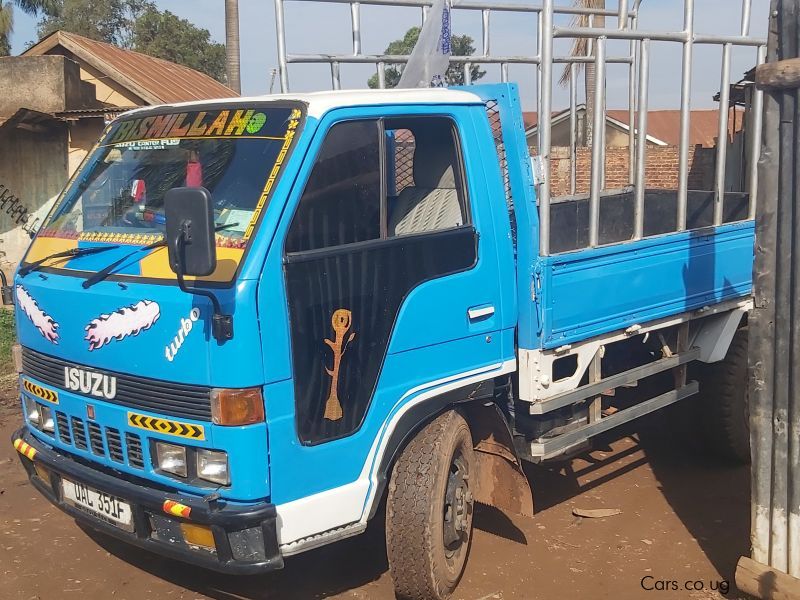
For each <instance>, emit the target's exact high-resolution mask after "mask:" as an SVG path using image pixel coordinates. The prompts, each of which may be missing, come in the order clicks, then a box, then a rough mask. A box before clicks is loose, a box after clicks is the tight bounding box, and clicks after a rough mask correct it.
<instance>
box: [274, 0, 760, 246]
mask: <svg viewBox="0 0 800 600" xmlns="http://www.w3.org/2000/svg"><path fill="white" fill-rule="evenodd" d="M287 2H314V3H328V4H348V5H349V6H350V21H351V23H350V24H351V30H352V40H353V51H352V54H294V53H289V52H288V51H287V44H286V28H285V22H284V13H285V4H286V3H287ZM274 3H275V21H276V29H277V36H276V37H277V45H278V65H279V74H280V85H281V91H282V92H284V93H285V92H288V91H289V72H288V68H289V65H290V64H299V63H306V64H328V65H329V66H330V70H331V87H332V88H333V89H334V90H337V89H340V88H341V78H340V67H341V65H342V64H373V65H374V66H375V68H376V71H377V75H378V84H379V87H381V88H384V87H385V86H386V66H387V65H388V64H404V63H407V62H408V59H409V56H407V55H387V54H364V53H363V51H362V44H361V6H362V5H373V6H391V7H404V8H415V9H419V10H421V12H422V20H423V23H424V20H425V17H426V15H427V11H428V9H429V8H430V6H431V5H432V0H274ZM640 3H641V0H631V1H630V2H629V0H617V8H616V10H613V9H608V8H606V9H593V8H579V7H574V6H564V5H556V3H555V0H542V1H541V3H530V4H511V3H504V2H492V1H484V0H480V1H476V0H465V1H463V2H456V3H453V5H452V6H451V10H454V11H480V13H481V29H482V35H481V38H482V44H481V52H480V54H475V55H472V56H453V57H451V59H450V60H451V62H452V63H456V64H460V65H463V69H464V81H465V83H467V84H470V83H471V79H470V73H471V71H470V69H471V67H472V66H473V65H476V64H496V65H499V66H500V79H501V81H503V82H505V81H508V66H509V65H510V64H526V65H533V66H535V67H536V70H537V73H536V79H537V86H536V89H537V98H536V108H537V112H538V115H539V123H538V148H539V157H540V159H541V162H542V169H541V171H542V173H544V174H545V175H544V177H542V179H541V181H540V182H539V185H538V194H537V199H538V203H539V230H540V231H539V254H540V255H541V256H547V255H550V254H551V244H550V233H551V231H550V227H551V219H550V216H551V215H550V213H551V202H552V198H551V188H550V184H551V182H550V153H551V129H552V117H553V115H552V104H553V67H554V65H557V64H568V65H570V66H569V99H570V102H569V104H570V106H569V120H570V191H571V193H572V194H574V193H575V191H576V172H577V72H578V69H577V66H578V65H579V64H581V63H594V65H595V77H596V80H597V81H598V82H602V83H601V84H599V85H596V86H595V93H594V97H593V98H591V99H589V98H587V99H586V101H587V104H588V102H589V101H591V102H592V107H593V129H594V131H598V132H600V143H598V144H592V148H591V177H590V185H589V244H588V245H589V247H597V246H599V245H600V234H599V230H600V198H601V192H602V191H603V189H604V188H605V157H604V147H605V127H604V123H605V118H606V85H605V83H606V81H605V74H606V65H608V64H625V65H628V117H629V124H630V126H629V136H630V141H629V144H628V158H629V161H628V165H629V173H628V175H629V183H630V187H631V189H632V190H633V194H634V212H633V214H634V224H633V238H632V239H634V240H638V239H641V238H642V237H644V205H645V165H646V156H647V116H648V91H649V67H650V46H651V43H652V42H669V43H678V44H681V46H682V59H681V88H680V135H679V140H680V141H679V144H678V148H679V150H678V189H677V202H676V211H677V215H676V222H677V226H676V231H684V230H686V228H687V224H686V220H687V203H688V202H687V198H688V191H689V188H688V181H689V150H690V148H689V145H690V144H689V127H690V111H691V94H692V89H691V88H692V85H691V81H692V56H693V50H694V46H695V45H698V44H703V45H715V46H719V47H720V51H721V57H722V66H721V72H720V98H719V104H720V109H719V111H718V112H719V117H718V125H719V129H718V131H719V138H718V139H719V140H724V139H726V138H727V135H728V113H729V108H730V106H729V105H730V95H729V92H730V85H731V83H732V82H731V81H730V66H731V51H732V48H733V47H734V46H739V47H752V48H755V49H756V61H755V64H756V65H760V64H762V63H763V62H764V60H765V57H766V40H765V39H761V38H754V37H751V36H750V21H751V8H752V0H742V1H741V29H740V34H739V35H713V34H705V33H698V32H696V31H695V28H694V16H695V2H694V0H684V2H683V23H684V25H683V29H682V30H680V31H643V30H640V29H639V28H638V20H639V12H640V9H641V7H640ZM493 12H511V13H519V14H533V15H534V16H535V17H536V24H537V26H536V28H535V31H536V39H537V53H536V54H535V55H532V56H526V55H496V54H492V52H491V39H490V22H491V15H492V13H493ZM554 15H577V16H584V17H586V20H587V21H588V25H589V26H588V27H562V26H556V25H554V23H553V17H554ZM600 16H602V17H613V18H615V19H614V20H615V22H616V26H615V27H607V26H606V27H602V28H598V27H593V26H592V25H593V20H594V19H595V18H596V17H600ZM559 38H571V39H576V38H586V39H588V40H590V44H588V45H587V46H588V47H589V48H588V49H587V54H586V55H585V56H574V57H573V56H554V55H553V42H554V40H555V39H559ZM608 40H627V41H629V42H630V51H629V53H628V54H627V55H625V56H608V53H607V43H608ZM762 106H763V92H761V91H760V90H758V89H754V91H753V95H752V99H751V104H750V108H749V110H750V113H751V119H750V127H751V128H752V130H751V134H750V135H749V137H748V146H747V150H746V155H747V181H748V192H749V205H748V212H747V218H748V219H753V218H754V216H755V199H756V195H757V190H758V177H757V173H758V157H759V151H760V140H761V126H762ZM634 123H636V126H634ZM716 152H717V154H716V166H715V173H714V190H713V191H714V217H713V224H714V225H715V226H716V225H721V224H722V223H723V202H724V195H725V175H726V153H727V145H726V144H725V143H718V144H717V150H716Z"/></svg>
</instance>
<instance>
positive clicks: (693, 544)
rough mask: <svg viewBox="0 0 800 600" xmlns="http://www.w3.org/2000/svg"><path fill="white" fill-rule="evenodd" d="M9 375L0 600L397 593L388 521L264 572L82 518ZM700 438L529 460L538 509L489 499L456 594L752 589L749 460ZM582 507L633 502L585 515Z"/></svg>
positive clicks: (655, 436)
mask: <svg viewBox="0 0 800 600" xmlns="http://www.w3.org/2000/svg"><path fill="white" fill-rule="evenodd" d="M11 384H12V382H11V381H9V380H8V379H6V381H5V388H6V389H5V393H3V392H2V391H0V598H2V600H35V599H40V600H51V599H59V600H60V599H69V598H76V599H78V598H80V599H81V600H95V599H102V600H108V599H120V600H121V599H131V600H150V599H153V600H155V599H159V600H160V599H199V598H213V599H215V600H257V599H258V600H260V599H273V598H281V599H283V598H309V599H317V598H364V599H366V598H368V599H376V600H380V599H389V598H393V594H392V584H391V580H390V577H389V573H388V567H387V561H386V552H385V550H384V546H383V538H382V535H383V532H382V530H381V525H380V524H377V525H375V526H372V527H371V528H370V529H369V530H368V531H367V532H366V533H365V534H363V535H361V536H357V537H355V538H351V539H349V540H345V541H343V542H340V543H338V544H334V545H331V546H327V547H325V548H322V549H319V550H314V551H310V552H307V553H305V554H302V555H300V556H296V557H293V558H289V559H287V561H286V568H285V569H284V570H282V571H279V572H276V573H271V574H268V575H265V576H259V577H232V576H221V575H218V574H214V573H209V572H205V571H203V570H200V569H197V568H194V567H191V566H187V565H184V564H181V563H177V562H173V561H170V560H167V559H163V558H160V557H157V556H154V555H151V554H149V553H146V552H144V551H141V550H138V549H135V548H131V547H127V546H125V545H124V544H121V543H118V542H116V541H114V540H111V539H109V538H107V537H104V536H101V535H98V534H96V533H94V532H91V531H85V530H83V529H81V528H79V527H78V526H77V525H76V524H75V522H74V521H73V520H72V519H71V518H69V517H67V516H66V515H64V514H63V513H61V512H60V511H59V510H58V509H56V508H54V507H52V506H51V505H50V504H49V503H48V502H46V501H45V500H44V499H43V498H42V497H40V495H39V494H38V493H37V492H36V491H35V490H34V489H33V488H32V487H31V486H30V485H29V484H28V482H27V479H26V477H25V475H24V472H23V469H22V467H21V466H20V465H19V464H18V461H17V459H16V457H15V456H14V454H15V453H14V450H13V448H12V447H11V444H10V443H9V437H10V435H11V433H12V432H13V430H14V428H15V427H16V426H17V424H18V423H19V420H20V417H19V416H18V411H17V408H16V405H15V400H13V395H14V393H13V390H12V387H11ZM0 386H3V382H2V381H0ZM687 402H690V400H688V401H687ZM691 446H693V443H692V440H691V439H685V436H682V435H681V434H679V433H676V431H675V429H674V428H673V426H672V425H671V421H670V420H669V419H667V418H665V417H664V416H663V415H656V416H655V418H653V419H651V420H650V421H649V422H646V423H640V424H637V425H635V426H633V428H631V429H629V430H626V431H623V432H617V433H615V434H614V435H612V436H611V437H610V438H608V439H607V440H603V441H602V442H601V443H600V444H599V446H598V447H597V449H595V450H594V451H592V452H591V453H589V454H587V455H585V456H583V457H581V458H577V459H573V460H571V461H568V462H565V463H562V464H560V465H551V466H548V467H531V468H530V469H529V472H528V474H529V478H530V480H531V484H532V486H533V490H534V499H535V502H536V510H537V513H536V515H535V517H533V518H532V519H526V518H522V517H513V518H507V517H506V516H504V515H503V514H502V513H499V512H498V511H495V510H492V509H488V508H485V507H479V509H478V510H477V511H476V516H475V525H476V528H477V530H476V533H475V538H474V541H473V545H472V553H471V556H470V559H469V562H468V563H467V570H466V574H465V575H464V578H463V579H462V582H461V584H460V586H459V588H458V590H457V591H456V594H455V598H460V599H465V600H488V599H496V598H497V599H509V598H524V599H533V600H536V599H550V598H571V597H583V598H622V599H625V598H648V597H650V598H659V599H660V598H699V599H703V598H719V597H721V594H720V592H719V590H720V589H721V590H722V591H725V590H726V589H728V591H727V593H726V594H724V597H727V598H738V597H741V594H740V593H738V592H737V591H736V590H735V589H734V584H733V573H734V569H735V566H736V561H737V559H738V558H739V556H740V555H742V554H747V553H748V534H749V519H750V515H749V487H748V486H749V471H748V469H747V468H746V467H730V466H726V465H724V464H722V463H719V462H715V461H712V460H710V459H708V458H702V457H701V456H698V454H697V453H696V452H695V451H694V450H691V449H690V448H689V447H691ZM573 508H619V509H621V511H622V513H621V514H619V515H616V516H613V517H607V518H601V519H586V518H579V517H575V516H573V514H572V510H573ZM727 582H730V583H727ZM728 585H729V586H730V588H728ZM712 588H714V589H712Z"/></svg>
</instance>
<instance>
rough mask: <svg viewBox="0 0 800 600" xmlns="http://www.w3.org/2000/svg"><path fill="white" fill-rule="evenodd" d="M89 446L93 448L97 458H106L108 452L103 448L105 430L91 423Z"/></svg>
mask: <svg viewBox="0 0 800 600" xmlns="http://www.w3.org/2000/svg"><path fill="white" fill-rule="evenodd" d="M89 445H90V446H91V447H92V452H94V453H95V454H97V456H105V455H106V451H105V448H104V447H103V430H102V429H100V425H98V424H97V423H92V422H91V421H90V422H89Z"/></svg>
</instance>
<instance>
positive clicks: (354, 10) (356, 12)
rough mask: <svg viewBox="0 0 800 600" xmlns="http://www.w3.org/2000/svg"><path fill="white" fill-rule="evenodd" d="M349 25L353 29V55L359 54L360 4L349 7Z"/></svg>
mask: <svg viewBox="0 0 800 600" xmlns="http://www.w3.org/2000/svg"><path fill="white" fill-rule="evenodd" d="M350 25H351V26H352V28H353V54H355V55H356V56H358V55H359V54H361V4H359V3H358V2H353V3H352V4H351V5H350Z"/></svg>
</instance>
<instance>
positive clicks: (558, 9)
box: [284, 0, 636, 17]
mask: <svg viewBox="0 0 800 600" xmlns="http://www.w3.org/2000/svg"><path fill="white" fill-rule="evenodd" d="M284 1H286V2H306V1H308V0H284ZM313 1H314V2H321V3H328V4H351V3H352V2H353V0H313ZM359 2H360V3H361V4H369V5H372V6H399V7H403V6H411V7H417V8H426V7H427V8H430V7H431V6H432V5H433V0H359ZM546 4H547V2H545V3H542V4H514V3H511V2H475V1H474V0H467V1H465V2H458V3H456V4H454V5H453V6H452V8H453V9H457V10H484V9H489V10H492V11H498V10H500V11H507V12H522V13H525V12H527V13H541V12H544V10H545V5H546ZM550 10H551V11H552V12H553V13H554V14H557V15H598V16H605V17H618V16H619V11H618V10H612V9H605V8H585V7H579V6H553V5H551V7H550ZM635 16H636V11H631V10H629V11H628V17H635Z"/></svg>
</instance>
